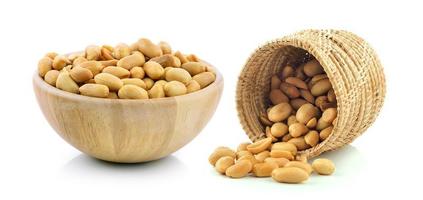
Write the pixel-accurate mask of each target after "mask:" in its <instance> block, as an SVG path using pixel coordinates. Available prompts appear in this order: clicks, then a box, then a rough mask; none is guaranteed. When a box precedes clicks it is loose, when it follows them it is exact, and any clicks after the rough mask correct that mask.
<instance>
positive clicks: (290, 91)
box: [279, 82, 300, 99]
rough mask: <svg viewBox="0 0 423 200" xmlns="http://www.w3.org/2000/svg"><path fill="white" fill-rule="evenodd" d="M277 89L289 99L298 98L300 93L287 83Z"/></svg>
mask: <svg viewBox="0 0 423 200" xmlns="http://www.w3.org/2000/svg"><path fill="white" fill-rule="evenodd" d="M279 88H280V90H282V92H283V93H285V94H286V95H287V96H288V97H289V98H291V99H293V98H298V97H299V96H300V91H299V90H298V89H297V88H296V87H295V86H293V85H291V84H289V83H285V82H284V83H281V85H280V87H279Z"/></svg>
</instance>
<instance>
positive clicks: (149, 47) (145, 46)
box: [138, 38, 163, 58]
mask: <svg viewBox="0 0 423 200" xmlns="http://www.w3.org/2000/svg"><path fill="white" fill-rule="evenodd" d="M138 50H139V51H140V52H141V53H142V54H144V55H146V56H147V57H149V58H154V57H157V56H161V55H163V52H162V49H161V48H160V46H158V45H155V44H154V43H153V42H151V41H150V40H149V39H146V38H141V39H139V40H138Z"/></svg>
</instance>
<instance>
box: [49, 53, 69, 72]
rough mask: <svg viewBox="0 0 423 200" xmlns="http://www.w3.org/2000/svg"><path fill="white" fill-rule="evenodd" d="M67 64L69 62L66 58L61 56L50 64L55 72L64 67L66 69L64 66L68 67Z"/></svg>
mask: <svg viewBox="0 0 423 200" xmlns="http://www.w3.org/2000/svg"><path fill="white" fill-rule="evenodd" d="M69 63H70V61H69V60H68V58H66V57H65V56H63V55H59V56H56V57H55V58H54V60H53V63H52V67H53V69H55V70H61V69H63V68H64V67H66V65H68V64H69Z"/></svg>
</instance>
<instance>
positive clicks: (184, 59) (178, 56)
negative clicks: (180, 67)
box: [174, 51, 189, 64]
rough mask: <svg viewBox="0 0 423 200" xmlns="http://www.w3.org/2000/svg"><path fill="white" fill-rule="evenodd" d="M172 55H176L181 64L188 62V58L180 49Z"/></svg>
mask: <svg viewBox="0 0 423 200" xmlns="http://www.w3.org/2000/svg"><path fill="white" fill-rule="evenodd" d="M174 56H176V57H177V58H178V59H179V60H180V61H181V63H182V64H184V63H187V62H189V60H188V59H187V58H186V57H185V56H184V55H183V54H182V53H181V52H180V51H177V52H175V53H174Z"/></svg>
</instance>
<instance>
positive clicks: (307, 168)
mask: <svg viewBox="0 0 423 200" xmlns="http://www.w3.org/2000/svg"><path fill="white" fill-rule="evenodd" d="M285 167H297V168H300V169H303V170H304V171H306V172H307V173H308V174H309V175H310V174H311V173H312V172H313V168H312V167H311V166H310V164H308V163H305V162H300V161H290V162H289V163H287V164H286V165H285Z"/></svg>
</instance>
